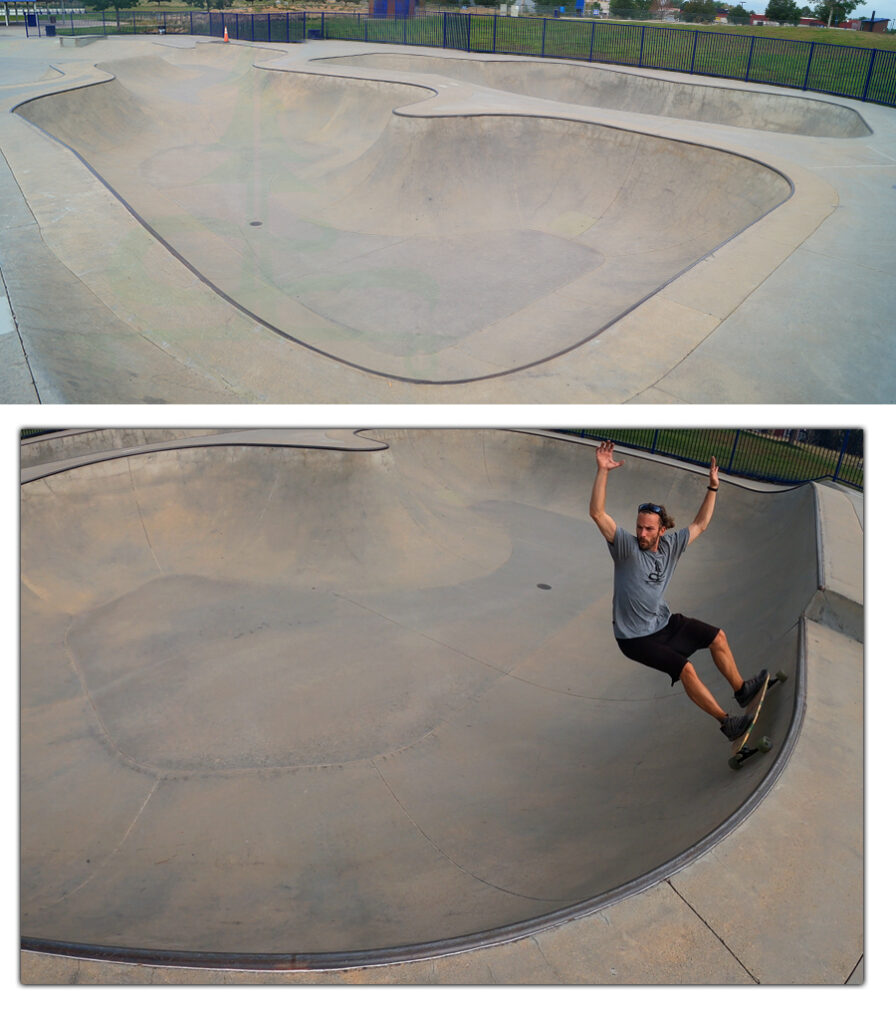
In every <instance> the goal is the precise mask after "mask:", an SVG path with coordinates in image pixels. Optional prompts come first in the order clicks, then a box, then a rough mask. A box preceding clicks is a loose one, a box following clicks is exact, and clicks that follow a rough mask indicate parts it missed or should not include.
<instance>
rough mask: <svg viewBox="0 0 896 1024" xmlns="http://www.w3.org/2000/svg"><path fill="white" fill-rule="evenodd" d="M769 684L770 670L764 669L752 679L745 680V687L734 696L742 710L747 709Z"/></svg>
mask: <svg viewBox="0 0 896 1024" xmlns="http://www.w3.org/2000/svg"><path fill="white" fill-rule="evenodd" d="M767 682H768V669H767V668H764V669H763V670H762V671H761V672H758V673H757V674H756V675H755V676H753V678H752V679H745V680H744V685H743V686H742V687H741V688H740V689H739V690H738V691H737V692H736V693H735V694H734V699H735V700H736V701H737V703H738V704H740V706H741V707H742V708H745V707H746V706H747V705H748V704H749V703H750V701H751V700H752V699H753V698H754V697H755V696H756V694H757V693H759V691H760V690H761V689H762V687H763V686H764V685H765V684H766V683H767Z"/></svg>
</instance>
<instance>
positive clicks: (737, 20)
mask: <svg viewBox="0 0 896 1024" xmlns="http://www.w3.org/2000/svg"><path fill="white" fill-rule="evenodd" d="M728 24H729V25H749V24H750V12H749V11H748V10H746V9H745V8H744V7H743V6H742V5H741V4H738V5H737V7H731V8H730V9H729V10H728Z"/></svg>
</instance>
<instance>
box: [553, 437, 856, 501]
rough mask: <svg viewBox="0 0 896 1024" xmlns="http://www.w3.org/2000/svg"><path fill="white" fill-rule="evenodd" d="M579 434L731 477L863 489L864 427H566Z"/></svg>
mask: <svg viewBox="0 0 896 1024" xmlns="http://www.w3.org/2000/svg"><path fill="white" fill-rule="evenodd" d="M564 433H568V434H575V435H576V436H577V437H590V438H594V439H595V440H600V441H612V442H613V443H614V444H619V445H623V446H625V447H627V448H635V449H640V450H642V451H646V452H651V453H652V454H655V455H666V456H669V457H670V458H675V459H679V460H681V461H682V462H691V463H693V464H694V465H698V466H708V465H709V460H710V458H711V457H712V456H715V458H716V461H717V462H718V465H719V469H720V470H721V471H722V472H723V473H728V474H730V475H732V476H742V477H748V478H750V479H753V480H766V481H768V482H770V483H779V484H801V483H806V482H808V481H810V480H825V479H827V480H834V481H837V482H838V483H842V484H847V485H849V486H850V487H855V488H857V489H858V490H863V489H864V483H865V453H864V432H863V431H862V430H860V429H849V430H839V429H838V430H819V429H813V428H795V427H788V428H782V429H768V430H765V429H763V430H739V429H717V428H709V429H705V430H693V429H691V430H689V429H672V428H669V429H660V428H653V427H650V428H643V429H641V428H623V429H619V430H601V429H594V430H565V431H564Z"/></svg>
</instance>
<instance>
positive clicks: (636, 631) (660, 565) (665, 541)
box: [589, 441, 768, 740]
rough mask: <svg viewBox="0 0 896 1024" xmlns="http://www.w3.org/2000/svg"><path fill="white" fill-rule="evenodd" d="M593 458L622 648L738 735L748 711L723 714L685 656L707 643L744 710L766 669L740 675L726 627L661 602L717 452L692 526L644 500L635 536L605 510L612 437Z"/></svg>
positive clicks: (691, 531) (693, 529) (595, 514)
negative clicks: (680, 524)
mask: <svg viewBox="0 0 896 1024" xmlns="http://www.w3.org/2000/svg"><path fill="white" fill-rule="evenodd" d="M595 458H596V460H597V476H596V477H595V479H594V487H593V488H592V491H591V506H590V509H589V511H590V514H591V518H592V519H593V520H594V521H595V523H597V528H598V529H599V530H600V532H601V533H602V534H603V536H604V539H605V540H606V542H607V546H608V547H609V549H610V555H611V556H612V558H613V563H614V576H613V634H614V636H615V637H616V642H617V644H618V645H619V649H620V650H621V651H622V653H623V654H624V655H625V656H626V657H627V658H631V659H632V660H633V661H637V662H640V663H641V664H643V665H647V666H649V667H650V668H655V669H657V670H658V671H660V672H667V673H668V674H669V677H670V679H671V680H672V685H673V686H674V685H675V683H676V682H677V681H678V680H679V679H680V680H681V683H682V686H683V687H684V689H685V693H687V695H688V696H689V697H690V698H691V700H692V701H693V702H694V703H695V704H696V705H697V706H698V707H699V708H701V709H702V710H703V711H705V712H706V713H707V714H709V715H712V717H713V718H715V719H716V720H717V721H718V722H719V724H720V728H721V730H722V733H723V734H724V735H725V737H726V738H727V739H729V740H735V739H737V737H738V736H742V735H743V734H744V733H745V732H746V731H747V729H748V728H749V726H750V722H751V721H752V719H751V716H750V715H733V716H732V715H728V714H726V713H725V712H724V711H723V710H722V708H721V707H720V706H719V704H718V703H717V702H716V699H715V698H714V697H713V695H712V694H711V693H710V691H709V690H708V689H707V687H706V686H705V684H704V683H703V682H702V681H701V679H700V678H699V676H698V675H697V672H696V671H695V669H694V666H693V665H692V664H691V663H690V661H688V658H690V657H691V655H692V654H693V653H694V652H695V651H700V650H704V649H705V648H709V652H710V654H711V655H712V660H713V661H714V662H715V665H716V668H717V669H718V670H719V672H721V673H722V675H723V676H724V677H725V679H727V680H728V682H729V683H730V685H731V689H732V690H733V691H734V697H735V699H736V700H737V703H738V704H739V705H740V706H741V707H742V708H745V707H746V706H747V705H748V704H749V703H750V701H751V700H752V699H753V697H754V696H755V695H756V693H758V691H759V690H760V689H761V688H762V684H763V683H764V682H765V680H766V679H767V678H768V672H767V671H766V670H765V669H763V670H762V671H761V672H760V673H759V674H758V675H756V676H754V677H753V678H751V679H747V680H744V679H743V678H742V677H741V675H740V673H739V672H738V670H737V665H736V664H735V662H734V655H733V654H732V653H731V648H730V647H729V646H728V639H727V637H726V636H725V633H724V631H723V630H721V629H719V627H718V626H710V625H708V624H707V623H705V622H701V621H699V620H698V619H691V618H688V617H687V616H684V615H680V614H674V615H673V614H672V613H671V611H670V610H669V607H668V606H667V605H666V603H665V600H664V594H665V591H666V587H667V586H668V585H669V581H670V579H671V578H672V573H673V572H674V570H675V566H676V565H677V564H678V560H679V558H681V556H682V555H683V554H684V552H685V550H686V549H687V547H688V545H689V544H690V543H692V541H695V540H696V539H697V538H698V537H699V536H700V534H701V533H703V531H704V530H705V529H706V528H707V526H709V522H710V520H711V519H712V514H713V510H714V509H715V504H716V493H717V492H718V490H719V469H718V466H717V465H716V460H715V458H713V459H712V461H711V464H710V469H709V485H708V487H707V488H706V496H705V497H704V499H703V502H702V504H701V505H700V509H699V510H698V512H697V515H696V518H695V519H694V521H693V522H692V523H691V525H690V526H686V527H684V528H682V529H679V530H676V529H675V523H674V521H673V520H672V517H671V516H670V515H669V513H668V512H667V511H666V509H665V507H664V506H663V505H658V504H654V503H653V502H645V503H644V504H642V505H639V506H638V518H637V524H636V532H635V534H634V535H633V534H631V533H629V532H628V531H626V530H623V529H622V528H621V527H619V526H617V525H616V523H615V522H614V520H613V519H612V518H611V517H610V516H609V515H607V512H606V508H605V505H606V498H607V477H608V476H609V474H610V473H611V472H612V471H613V470H614V469H618V468H619V467H620V466H621V465H623V463H622V462H617V461H616V459H615V457H614V455H613V444H612V442H610V441H604V442H603V443H602V444H601V445H600V446H599V447H598V448H597V450H596V451H595ZM667 531H668V532H667Z"/></svg>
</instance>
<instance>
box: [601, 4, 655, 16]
mask: <svg viewBox="0 0 896 1024" xmlns="http://www.w3.org/2000/svg"><path fill="white" fill-rule="evenodd" d="M651 3H652V0H610V17H611V18H646V17H647V15H648V14H649V13H650V6H651Z"/></svg>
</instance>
